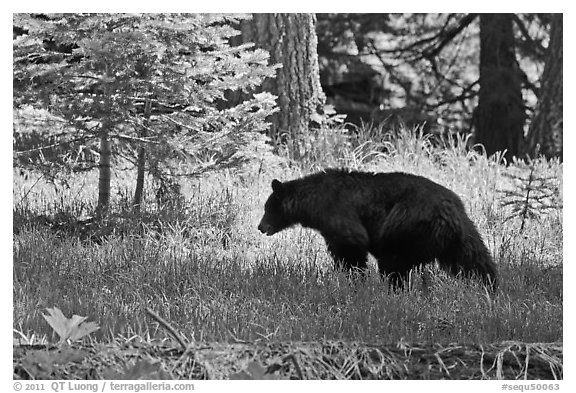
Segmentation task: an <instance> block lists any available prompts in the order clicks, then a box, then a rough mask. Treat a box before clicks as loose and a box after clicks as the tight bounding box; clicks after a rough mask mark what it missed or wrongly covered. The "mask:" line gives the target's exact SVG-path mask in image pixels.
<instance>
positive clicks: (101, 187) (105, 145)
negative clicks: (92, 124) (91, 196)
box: [96, 128, 112, 218]
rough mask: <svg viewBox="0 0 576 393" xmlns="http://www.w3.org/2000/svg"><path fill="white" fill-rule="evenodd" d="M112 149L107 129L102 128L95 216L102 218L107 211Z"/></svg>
mask: <svg viewBox="0 0 576 393" xmlns="http://www.w3.org/2000/svg"><path fill="white" fill-rule="evenodd" d="M111 155H112V151H111V148H110V137H109V135H108V129H107V128H104V130H103V131H102V133H101V135H100V162H99V165H98V168H99V177H98V206H97V207H96V217H98V218H102V217H104V216H105V215H106V213H107V212H108V205H109V204H110V179H111V164H110V158H111Z"/></svg>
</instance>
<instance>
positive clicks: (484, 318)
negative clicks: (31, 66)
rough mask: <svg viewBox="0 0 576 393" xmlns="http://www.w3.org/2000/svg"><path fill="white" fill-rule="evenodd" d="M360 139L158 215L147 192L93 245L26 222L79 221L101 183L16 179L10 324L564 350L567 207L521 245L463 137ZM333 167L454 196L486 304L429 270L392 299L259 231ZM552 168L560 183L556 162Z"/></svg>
mask: <svg viewBox="0 0 576 393" xmlns="http://www.w3.org/2000/svg"><path fill="white" fill-rule="evenodd" d="M358 135H359V136H358ZM358 135H357V136H356V137H357V138H358V139H357V140H356V141H354V140H353V139H351V138H344V137H342V138H340V137H338V135H336V136H335V135H331V134H329V133H325V134H324V135H322V134H321V133H320V134H317V135H315V136H314V138H316V139H315V140H314V141H313V143H310V144H309V146H315V149H311V150H308V151H309V152H310V154H309V155H308V156H306V157H305V159H304V160H303V163H304V164H302V165H293V164H290V165H289V164H285V165H282V164H277V163H276V164H275V165H272V164H270V165H268V163H261V164H260V165H259V170H244V171H240V172H237V173H232V172H221V173H214V174H212V175H209V176H205V177H203V178H200V179H195V180H189V181H187V182H186V183H185V184H183V190H184V191H185V196H186V197H187V200H186V203H184V204H183V205H181V206H179V207H178V208H177V210H172V211H171V210H169V209H168V210H167V209H164V210H157V207H156V206H155V205H154V203H152V202H151V200H152V198H151V195H153V193H152V190H148V201H149V203H148V204H147V206H146V207H145V209H144V210H143V212H142V214H143V215H147V217H150V216H153V217H155V220H154V221H153V222H151V223H145V224H144V225H143V227H142V228H143V230H141V231H138V232H133V233H132V232H130V231H121V232H120V231H119V232H117V233H116V232H114V233H112V234H111V235H110V236H108V237H107V238H106V239H105V241H103V242H102V243H101V244H98V243H94V242H90V241H82V240H80V239H78V238H75V237H72V236H66V235H62V234H59V233H54V232H53V231H52V230H50V228H48V227H46V226H44V225H41V224H38V222H36V221H34V220H33V217H35V216H38V215H48V216H54V215H57V214H66V215H74V216H76V217H78V216H80V215H82V214H87V212H88V211H90V209H91V208H93V206H94V203H95V202H94V197H95V195H96V193H95V190H94V189H93V185H94V184H96V183H95V178H94V174H88V175H84V177H81V176H78V178H77V179H73V181H69V182H70V183H71V184H72V187H71V188H70V189H67V190H62V189H54V187H52V186H49V185H47V184H45V183H43V182H42V181H40V182H38V183H36V184H35V182H36V180H37V179H32V178H29V179H26V180H25V179H23V178H20V177H18V176H17V175H15V184H14V192H15V196H14V200H15V206H14V218H15V219H14V222H15V235H14V246H13V248H14V288H13V291H14V328H15V329H16V330H18V331H20V332H21V333H22V334H24V335H31V334H32V333H35V334H36V335H38V334H40V335H42V334H47V335H50V334H52V333H51V331H50V328H49V327H48V325H47V323H46V322H45V321H44V319H43V318H42V316H41V313H42V312H43V311H44V309H45V308H46V307H53V306H57V307H59V308H60V309H62V310H63V311H64V313H65V314H67V315H71V314H77V315H84V316H88V317H89V319H90V320H93V321H96V322H97V323H99V324H100V326H101V330H100V331H99V332H98V333H97V334H96V337H97V338H99V339H102V340H109V339H112V338H113V337H115V336H117V335H122V336H130V335H134V334H137V335H141V336H146V335H150V336H163V335H164V333H163V332H158V331H157V327H156V325H155V324H154V323H151V321H149V320H148V319H147V318H146V317H145V313H144V311H143V310H144V307H151V308H152V309H154V310H156V311H157V312H158V313H159V314H160V315H162V316H163V317H164V318H165V319H167V320H169V321H170V322H171V323H172V324H173V325H174V326H175V327H176V328H178V329H179V330H180V331H181V332H182V333H183V334H184V335H186V336H188V337H189V338H192V339H195V340H207V341H234V340H246V341H254V340H272V341H276V340H299V341H312V340H322V339H338V340H347V341H348V340H350V341H351V340H361V341H369V342H396V341H398V340H400V339H404V340H407V341H434V342H454V341H459V342H496V341H504V340H523V341H531V342H534V341H536V342H546V341H556V340H562V252H561V251H562V211H561V209H560V208H559V209H557V210H556V211H553V212H551V213H547V214H546V215H543V216H541V217H537V218H534V219H532V220H531V221H529V222H528V223H527V226H526V228H525V229H524V232H523V234H522V236H518V228H517V224H518V223H517V222H515V221H514V220H512V221H506V220H505V217H506V216H507V212H506V209H505V208H503V207H501V205H500V204H499V195H500V194H499V192H498V190H499V189H501V188H502V187H503V186H504V185H505V182H507V181H508V180H507V177H505V176H503V173H504V172H505V171H507V169H506V167H505V166H503V165H502V164H501V163H500V162H498V159H490V158H487V157H486V156H484V155H482V154H479V153H474V152H469V151H468V150H467V149H466V148H465V141H456V142H452V143H447V144H445V145H443V146H436V145H434V144H433V143H432V141H431V140H430V139H429V138H428V137H426V136H423V135H421V134H419V133H413V132H406V131H405V132H403V133H401V134H400V135H398V136H396V137H395V138H389V139H386V138H382V139H380V140H378V139H376V140H374V138H372V137H373V136H371V138H372V139H371V141H368V140H366V139H364V140H362V135H361V133H359V134H358ZM333 166H341V167H344V166H346V167H354V168H357V169H365V170H377V171H392V170H402V171H405V172H411V173H417V174H420V175H424V176H427V177H429V178H431V179H433V180H435V181H437V182H439V183H441V184H444V185H446V186H447V187H449V188H451V189H453V190H454V191H455V192H456V193H458V194H459V195H460V196H461V197H462V199H463V200H464V202H465V204H466V206H467V209H468V211H469V212H470V215H471V217H472V219H473V220H474V221H475V222H476V223H477V225H478V226H479V228H480V231H481V232H482V234H483V236H484V238H485V240H486V241H487V244H488V246H489V248H490V249H491V251H492V253H493V255H494V256H495V260H496V263H497V264H498V268H499V272H500V277H501V278H500V282H501V285H500V289H499V291H498V293H497V294H496V295H495V296H494V297H490V296H488V295H487V294H486V293H485V291H484V290H483V288H481V287H480V286H479V285H477V284H476V283H474V282H466V281H462V280H457V279H454V278H453V277H449V276H446V275H444V274H443V273H442V272H440V271H437V270H436V269H435V268H434V267H431V268H426V269H423V270H422V271H418V272H413V275H412V289H411V290H410V291H407V292H403V293H391V292H389V291H388V289H387V285H386V283H384V282H382V281H381V280H380V279H379V277H378V275H377V273H376V272H375V268H373V271H372V274H371V275H369V277H367V279H366V280H365V281H359V282H350V280H348V278H347V277H346V276H345V275H343V274H341V273H338V272H334V271H333V269H332V262H331V259H330V257H329V256H328V254H327V252H326V249H325V245H324V243H323V240H322V238H321V237H320V236H319V235H318V234H316V233H314V232H312V231H310V230H306V229H302V228H294V229H290V230H288V231H285V232H282V233H280V234H277V235H275V236H274V237H270V238H269V237H264V236H262V235H261V234H260V233H259V232H258V231H257V230H256V226H257V223H258V220H259V218H260V215H261V214H262V206H263V203H264V201H265V199H266V198H267V196H268V194H269V193H270V191H271V190H270V181H271V179H273V178H280V179H290V178H293V177H297V176H300V175H302V174H305V173H307V172H309V171H313V170H316V169H318V168H322V167H333ZM546 170H548V171H552V172H553V173H554V174H555V175H556V176H557V178H558V179H559V181H561V167H560V165H555V166H554V165H553V166H548V167H547V169H546ZM120 175H122V174H119V176H118V177H117V178H116V183H115V184H114V186H115V187H116V190H119V191H120V193H119V194H118V195H117V198H116V204H115V207H114V208H115V209H121V207H122V206H123V204H126V201H127V200H128V197H129V193H127V192H126V191H125V190H128V189H130V185H131V184H132V182H133V181H132V180H131V179H130V178H128V177H120ZM124 176H126V174H124ZM33 184H35V185H34V186H33ZM32 186H33V187H32ZM31 187H32V191H30V189H31ZM24 196H25V197H24ZM175 209H176V208H175ZM130 222H132V221H130Z"/></svg>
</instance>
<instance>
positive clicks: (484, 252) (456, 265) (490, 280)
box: [438, 228, 498, 292]
mask: <svg viewBox="0 0 576 393" xmlns="http://www.w3.org/2000/svg"><path fill="white" fill-rule="evenodd" d="M471 232H472V233H467V234H466V235H465V236H464V237H463V238H462V239H461V240H460V241H459V242H457V244H455V245H454V246H453V247H452V248H451V250H450V252H448V253H446V255H445V256H444V257H442V258H439V260H438V262H439V265H440V267H442V268H443V269H444V270H447V271H448V272H450V273H452V274H453V275H455V276H460V275H463V276H466V277H471V278H477V279H480V280H481V281H482V283H483V284H484V285H485V286H486V287H487V288H488V289H489V290H490V291H491V292H494V291H496V289H497V288H498V273H497V268H496V264H495V263H494V260H493V259H492V256H491V255H490V252H489V251H488V248H487V247H486V245H485V244H484V241H483V240H482V237H481V236H480V234H479V233H478V231H477V230H475V228H474V230H473V231H471Z"/></svg>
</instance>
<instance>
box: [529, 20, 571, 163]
mask: <svg viewBox="0 0 576 393" xmlns="http://www.w3.org/2000/svg"><path fill="white" fill-rule="evenodd" d="M562 24H563V22H562V14H554V16H553V18H552V26H551V28H550V43H549V44H548V50H547V56H546V65H545V66H544V72H543V73H542V79H541V82H540V94H539V99H538V105H537V106H536V115H535V116H534V120H533V121H532V124H531V126H530V131H529V133H528V150H529V153H530V154H532V155H534V154H536V152H537V151H538V145H540V146H539V152H540V153H541V154H543V155H545V156H546V157H548V158H552V157H559V158H560V159H562V150H563V145H562V129H563V121H562V112H563V105H562V102H563V97H562V82H563V72H562V60H563V52H562V44H563V39H562V30H563V27H562Z"/></svg>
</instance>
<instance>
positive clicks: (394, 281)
mask: <svg viewBox="0 0 576 393" xmlns="http://www.w3.org/2000/svg"><path fill="white" fill-rule="evenodd" d="M406 261H408V259H406V258H403V257H400V256H391V255H389V256H387V257H385V258H384V257H379V258H378V270H379V271H380V276H381V277H382V279H386V278H387V279H388V283H389V284H390V288H391V289H392V290H394V291H403V290H404V289H406V288H407V286H408V284H409V278H410V270H411V269H412V268H413V267H415V266H417V265H418V264H416V263H412V262H409V263H407V262H406Z"/></svg>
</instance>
